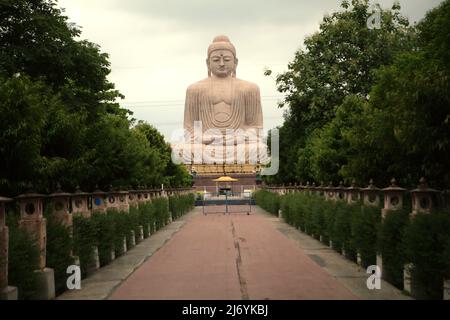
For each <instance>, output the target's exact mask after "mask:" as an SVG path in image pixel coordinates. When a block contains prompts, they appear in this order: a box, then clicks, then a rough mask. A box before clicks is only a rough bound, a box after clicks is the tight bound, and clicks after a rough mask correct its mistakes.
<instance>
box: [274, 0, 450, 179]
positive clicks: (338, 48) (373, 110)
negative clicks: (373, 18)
mask: <svg viewBox="0 0 450 320" xmlns="http://www.w3.org/2000/svg"><path fill="white" fill-rule="evenodd" d="M342 7H343V11H340V12H336V13H333V14H332V15H331V16H326V17H325V18H324V20H323V22H322V24H321V26H320V32H318V33H316V34H314V35H313V36H311V37H309V38H307V39H306V40H305V50H299V51H298V52H297V53H296V56H295V59H294V61H293V62H291V63H290V64H289V70H288V71H287V72H286V73H284V74H281V75H279V76H278V77H277V85H278V89H279V91H280V92H283V93H285V94H286V99H285V101H284V104H285V105H287V106H289V109H288V111H287V112H286V116H285V122H284V124H283V126H282V127H281V128H280V129H281V130H280V139H281V143H280V149H281V150H280V153H281V163H280V173H279V174H278V175H277V176H276V177H274V178H272V181H270V182H285V183H287V182H293V181H303V182H305V181H307V180H310V181H313V180H314V181H317V182H319V181H325V182H328V181H330V180H331V181H334V182H337V181H339V180H346V181H347V182H349V181H351V180H353V179H357V181H358V182H360V183H361V184H366V183H367V181H369V180H370V178H374V179H376V181H377V182H379V184H381V185H385V184H386V183H387V182H388V181H389V180H390V178H391V177H393V176H395V177H397V178H398V180H400V182H401V183H402V184H404V185H408V186H412V185H414V184H416V183H417V182H418V180H419V178H420V176H426V177H427V178H428V180H429V181H430V182H431V183H432V184H433V185H434V186H439V187H445V186H448V183H449V178H450V177H449V172H448V161H449V159H450V146H449V136H450V135H449V134H450V130H449V114H450V103H449V92H450V90H449V81H448V79H449V62H448V61H450V60H449V53H448V52H449V50H448V49H449V48H448V43H449V41H448V39H449V32H450V31H449V28H448V21H449V14H450V10H449V7H450V1H445V2H443V3H442V4H441V5H440V6H439V7H437V8H435V9H434V10H432V11H430V12H429V13H428V14H427V16H426V17H425V19H424V20H423V21H421V22H420V23H419V24H418V25H417V26H414V27H410V26H409V25H408V21H407V20H406V19H405V18H403V17H402V16H401V15H400V7H399V6H398V5H397V4H395V5H394V6H393V7H392V9H391V10H382V9H381V8H380V9H379V10H380V17H381V24H380V26H381V28H380V29H369V28H368V27H367V19H368V18H369V17H370V15H371V14H372V11H371V9H370V6H369V3H368V1H365V0H353V1H352V2H351V5H350V4H349V2H348V1H343V2H342ZM292 146H295V147H294V148H293V147H292ZM292 168H296V170H292Z"/></svg>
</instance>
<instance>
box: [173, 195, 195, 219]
mask: <svg viewBox="0 0 450 320" xmlns="http://www.w3.org/2000/svg"><path fill="white" fill-rule="evenodd" d="M194 205H195V196H194V194H188V195H184V196H178V195H175V196H170V197H169V211H170V212H171V214H172V219H173V220H176V219H178V218H179V217H181V216H182V215H184V214H185V213H187V212H189V211H190V210H192V208H194Z"/></svg>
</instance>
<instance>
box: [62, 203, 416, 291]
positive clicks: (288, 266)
mask: <svg viewBox="0 0 450 320" xmlns="http://www.w3.org/2000/svg"><path fill="white" fill-rule="evenodd" d="M230 208H233V207H230ZM241 209H242V208H241ZM252 209H254V208H252ZM158 237H159V238H158ZM150 243H153V244H152V245H150ZM133 255H134V256H135V257H136V258H134V259H131V258H129V257H130V256H131V257H132V256H133ZM127 256H128V257H127ZM138 256H140V259H139V258H138ZM130 259H131V260H132V261H131V260H130ZM108 269H109V270H108ZM121 270H122V271H121ZM367 277H368V274H366V273H365V270H361V269H360V268H358V266H357V265H356V264H354V263H352V262H350V261H348V260H346V259H345V258H343V257H342V256H341V255H340V254H338V253H336V252H335V251H333V250H331V249H329V248H328V247H326V246H324V245H323V244H321V243H320V242H318V241H316V240H314V239H312V238H310V237H308V236H306V235H304V234H302V233H300V232H299V231H297V230H295V229H294V228H292V227H291V226H289V225H287V224H286V223H284V222H281V221H279V219H278V218H276V217H274V216H271V215H268V214H267V213H265V212H264V211H263V210H262V209H259V208H257V209H256V212H252V214H251V215H246V214H243V213H234V214H231V215H223V214H208V215H206V216H203V215H202V214H201V208H196V209H195V210H194V211H193V212H192V213H190V214H189V215H187V216H186V217H184V218H183V219H182V220H179V221H176V222H174V223H172V224H171V225H170V226H167V227H166V228H164V229H163V230H161V231H159V232H158V233H156V234H155V235H153V236H152V237H150V238H149V239H147V240H145V241H144V242H143V243H141V244H139V245H138V246H137V247H136V248H134V249H132V250H131V251H130V252H129V253H128V254H127V255H125V256H123V257H120V258H119V259H117V260H116V261H114V262H113V263H112V264H111V265H109V266H106V267H105V268H102V269H100V270H99V271H98V272H97V273H96V274H94V275H93V276H92V277H90V278H88V279H86V280H84V281H83V282H82V287H83V290H79V291H72V292H68V293H65V294H63V295H62V296H60V299H105V298H109V299H193V300H195V299H205V300H216V299H224V300H240V299H261V300H262V299H407V298H408V297H407V296H405V295H403V294H402V293H401V292H400V291H399V290H397V289H395V288H393V287H392V286H390V285H389V284H387V283H386V282H384V281H383V282H382V290H368V289H367V287H366V280H367ZM83 292H84V293H83ZM89 292H91V293H89Z"/></svg>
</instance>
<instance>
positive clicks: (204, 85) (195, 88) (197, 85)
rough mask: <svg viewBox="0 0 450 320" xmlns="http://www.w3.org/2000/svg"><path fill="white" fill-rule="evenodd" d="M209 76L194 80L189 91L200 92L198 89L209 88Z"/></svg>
mask: <svg viewBox="0 0 450 320" xmlns="http://www.w3.org/2000/svg"><path fill="white" fill-rule="evenodd" d="M209 85H210V84H209V78H205V79H203V80H200V81H197V82H194V83H193V84H191V85H190V86H189V87H188V88H187V91H188V92H198V91H203V90H205V89H207V88H209Z"/></svg>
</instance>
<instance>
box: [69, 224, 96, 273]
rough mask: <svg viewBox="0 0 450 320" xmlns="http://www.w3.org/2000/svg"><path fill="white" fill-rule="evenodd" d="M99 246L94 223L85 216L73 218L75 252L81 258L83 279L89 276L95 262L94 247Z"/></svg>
mask: <svg viewBox="0 0 450 320" xmlns="http://www.w3.org/2000/svg"><path fill="white" fill-rule="evenodd" d="M95 246H97V242H96V238H95V228H94V224H93V223H92V221H91V220H90V219H88V218H85V217H83V216H76V217H74V218H73V252H74V255H76V256H78V257H79V258H80V268H81V276H82V278H84V277H86V276H87V271H88V268H89V266H91V265H92V263H93V262H94V260H93V254H94V247H95Z"/></svg>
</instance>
